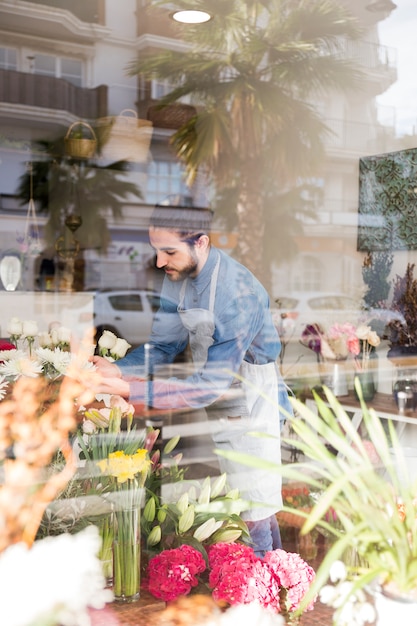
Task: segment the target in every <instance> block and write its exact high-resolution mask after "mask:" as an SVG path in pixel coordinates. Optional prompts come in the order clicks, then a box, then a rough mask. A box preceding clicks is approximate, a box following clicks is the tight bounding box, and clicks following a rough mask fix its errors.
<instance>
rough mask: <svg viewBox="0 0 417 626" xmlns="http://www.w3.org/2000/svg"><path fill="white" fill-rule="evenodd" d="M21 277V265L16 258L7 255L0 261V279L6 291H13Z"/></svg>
mask: <svg viewBox="0 0 417 626" xmlns="http://www.w3.org/2000/svg"><path fill="white" fill-rule="evenodd" d="M21 275H22V263H21V261H20V259H19V258H18V257H17V256H13V255H11V254H7V255H6V256H4V257H3V258H2V260H1V261H0V278H1V282H2V283H3V287H4V288H5V289H6V291H14V290H15V289H16V287H17V285H18V284H19V280H20V278H21Z"/></svg>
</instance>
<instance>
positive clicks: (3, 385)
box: [0, 376, 9, 400]
mask: <svg viewBox="0 0 417 626" xmlns="http://www.w3.org/2000/svg"><path fill="white" fill-rule="evenodd" d="M8 386H9V382H8V381H7V380H5V379H4V378H3V376H1V377H0V400H3V398H4V397H5V395H6V392H7V387H8Z"/></svg>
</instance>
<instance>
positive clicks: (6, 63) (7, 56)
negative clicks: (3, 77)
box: [0, 48, 17, 70]
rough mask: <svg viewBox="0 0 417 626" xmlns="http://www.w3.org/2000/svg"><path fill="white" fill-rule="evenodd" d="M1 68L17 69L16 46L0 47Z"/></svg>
mask: <svg viewBox="0 0 417 626" xmlns="http://www.w3.org/2000/svg"><path fill="white" fill-rule="evenodd" d="M0 69H2V70H16V69H17V51H16V49H15V48H0Z"/></svg>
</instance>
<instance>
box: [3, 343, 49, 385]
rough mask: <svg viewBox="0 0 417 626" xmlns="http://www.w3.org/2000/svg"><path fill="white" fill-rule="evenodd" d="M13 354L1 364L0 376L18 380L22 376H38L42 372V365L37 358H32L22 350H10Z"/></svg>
mask: <svg viewBox="0 0 417 626" xmlns="http://www.w3.org/2000/svg"><path fill="white" fill-rule="evenodd" d="M10 352H13V353H14V354H13V356H12V357H11V358H10V359H9V360H8V361H5V362H4V363H2V364H1V365H0V376H2V377H3V378H7V379H8V380H17V379H18V378H20V377H21V376H27V377H28V378H37V377H38V376H39V375H40V374H42V365H41V363H39V361H37V360H36V359H31V358H30V357H29V356H28V355H27V354H26V353H25V352H22V351H21V350H10Z"/></svg>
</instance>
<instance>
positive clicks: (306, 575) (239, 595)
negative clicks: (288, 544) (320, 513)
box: [146, 542, 315, 615]
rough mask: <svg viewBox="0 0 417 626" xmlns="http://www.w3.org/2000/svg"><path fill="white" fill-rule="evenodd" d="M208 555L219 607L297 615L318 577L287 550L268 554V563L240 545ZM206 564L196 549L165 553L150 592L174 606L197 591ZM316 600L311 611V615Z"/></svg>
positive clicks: (152, 574) (150, 572) (152, 571)
mask: <svg viewBox="0 0 417 626" xmlns="http://www.w3.org/2000/svg"><path fill="white" fill-rule="evenodd" d="M207 555H208V570H209V572H208V587H209V588H210V589H211V592H212V597H213V599H214V600H215V601H216V603H218V604H221V605H228V606H234V605H240V604H252V603H258V604H260V605H261V606H263V607H264V608H268V609H269V610H271V611H272V612H274V613H280V612H283V613H285V614H286V615H291V614H294V613H295V612H296V611H297V610H298V609H299V607H300V604H301V601H302V599H303V598H304V596H305V595H306V593H307V591H308V590H309V588H310V586H311V584H312V582H313V580H314V577H315V573H314V570H313V568H312V567H311V566H310V565H308V564H307V563H306V562H305V561H304V560H303V559H302V558H301V557H300V556H299V555H298V554H295V553H291V552H286V551H285V550H273V551H271V552H268V553H267V554H266V555H265V557H264V558H263V559H261V558H259V557H257V556H256V555H255V553H254V551H253V549H252V548H251V547H249V546H247V545H244V544H240V543H234V542H232V543H224V542H219V543H215V544H213V545H211V546H210V547H209V548H208V550H207ZM203 573H206V574H207V567H206V561H205V559H204V558H203V556H202V554H201V553H200V552H199V551H198V550H196V549H195V548H193V547H192V546H181V547H179V548H175V549H172V550H165V551H163V552H161V554H159V555H157V556H155V557H153V558H152V559H151V560H150V561H149V564H148V568H147V581H146V586H147V588H148V590H149V591H150V593H152V595H154V596H155V597H157V598H159V599H161V600H165V601H172V600H174V599H176V598H178V597H179V596H182V595H187V594H189V593H190V592H191V590H192V589H193V588H194V587H197V586H198V585H199V584H200V583H201V581H202V580H203V579H202V574H203ZM313 605H314V599H313V600H311V601H310V602H309V604H308V606H307V610H311V609H312V608H313Z"/></svg>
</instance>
